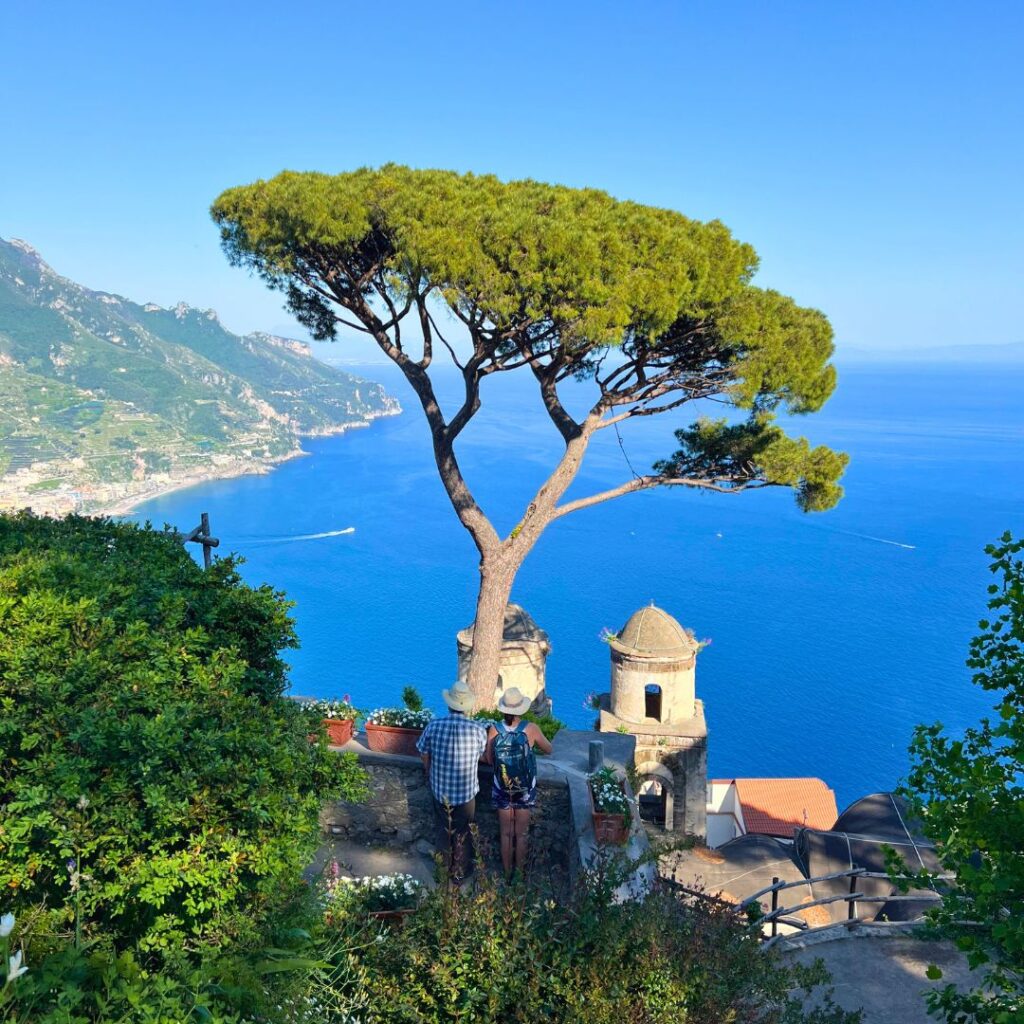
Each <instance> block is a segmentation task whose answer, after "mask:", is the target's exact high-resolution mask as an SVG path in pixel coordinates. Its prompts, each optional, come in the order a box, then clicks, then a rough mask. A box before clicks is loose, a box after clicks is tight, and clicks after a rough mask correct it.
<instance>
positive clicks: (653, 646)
mask: <svg viewBox="0 0 1024 1024" xmlns="http://www.w3.org/2000/svg"><path fill="white" fill-rule="evenodd" d="M609 643H610V644H611V646H612V647H613V648H614V649H615V650H616V651H618V652H619V653H620V654H625V655H628V656H630V657H634V658H691V657H693V655H695V654H696V653H697V641H696V640H695V639H694V638H693V635H692V634H691V633H690V631H689V630H687V629H684V628H683V627H682V626H681V625H679V623H678V622H676V620H675V619H674V618H672V616H671V615H669V613H668V612H666V611H663V610H662V609H661V608H658V607H657V606H656V605H655V604H654V603H653V602H652V603H651V604H649V605H647V606H646V607H644V608H641V609H640V610H639V611H636V612H634V613H633V614H632V615H631V616H630V617H629V620H628V621H627V622H626V624H625V626H623V627H622V629H621V630H620V631H619V634H618V635H617V636H616V637H614V638H613V639H611V640H610V641H609Z"/></svg>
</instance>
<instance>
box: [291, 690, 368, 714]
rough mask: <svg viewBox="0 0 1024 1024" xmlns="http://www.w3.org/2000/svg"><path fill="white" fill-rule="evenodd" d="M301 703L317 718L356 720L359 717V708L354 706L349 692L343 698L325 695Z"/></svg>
mask: <svg viewBox="0 0 1024 1024" xmlns="http://www.w3.org/2000/svg"><path fill="white" fill-rule="evenodd" d="M300 703H301V704H302V707H303V708H304V709H305V710H306V711H308V712H310V714H312V715H313V716H314V717H316V718H339V719H346V718H350V719H353V720H354V719H356V718H358V717H359V709H358V708H355V707H353V706H352V704H351V703H350V700H349V695H348V694H347V693H346V694H345V696H344V697H342V698H341V700H334V699H333V698H330V697H324V698H315V699H311V700H304V701H301V702H300Z"/></svg>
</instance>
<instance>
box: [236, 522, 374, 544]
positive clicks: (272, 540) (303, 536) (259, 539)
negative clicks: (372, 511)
mask: <svg viewBox="0 0 1024 1024" xmlns="http://www.w3.org/2000/svg"><path fill="white" fill-rule="evenodd" d="M355 532H356V528H355V527H354V526H346V527H345V529H344V530H324V531H323V533H296V534H292V535H290V536H285V537H263V536H255V537H246V538H239V539H240V540H241V539H245V540H250V541H252V543H253V544H290V543H292V542H293V541H299V540H323V539H324V538H325V537H344V536H345V535H346V534H349V533H355Z"/></svg>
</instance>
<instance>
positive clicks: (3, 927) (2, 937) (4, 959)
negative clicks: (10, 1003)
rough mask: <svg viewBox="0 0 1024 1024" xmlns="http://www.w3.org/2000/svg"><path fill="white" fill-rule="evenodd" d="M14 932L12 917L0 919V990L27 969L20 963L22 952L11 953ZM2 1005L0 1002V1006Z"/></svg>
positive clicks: (8, 915) (6, 915)
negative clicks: (1, 981)
mask: <svg viewBox="0 0 1024 1024" xmlns="http://www.w3.org/2000/svg"><path fill="white" fill-rule="evenodd" d="M13 931H14V915H13V914H11V913H7V914H4V916H3V917H0V977H2V978H3V985H2V986H0V988H7V986H8V985H10V984H12V983H13V982H15V981H17V979H18V978H20V977H21V976H22V975H23V974H26V973H27V972H28V968H27V967H26V966H25V965H24V964H23V963H22V956H23V954H22V952H21V950H20V949H19V950H18V951H17V952H16V953H13V954H12V953H11V932H13ZM2 1005H3V1003H2V1001H0V1006H2Z"/></svg>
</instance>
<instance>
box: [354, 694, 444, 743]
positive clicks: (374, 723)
mask: <svg viewBox="0 0 1024 1024" xmlns="http://www.w3.org/2000/svg"><path fill="white" fill-rule="evenodd" d="M402 705H403V706H402V707H400V708H377V710H376V711H371V712H370V713H369V714H368V715H367V716H366V745H367V746H368V747H369V748H370V749H371V750H376V751H379V752H380V753H382V754H407V755H409V756H410V757H416V756H417V755H418V751H417V750H416V741H417V740H418V739H419V738H420V733H421V732H423V730H424V729H425V728H426V725H427V722H429V721H430V719H431V718H432V717H433V715H434V713H433V711H431V710H430V708H424V706H423V698H422V697H421V696H420V695H419V694H418V693H417V692H416V690H415V688H413V687H412V686H407V687H406V688H405V689H404V690H403V691H402Z"/></svg>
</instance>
